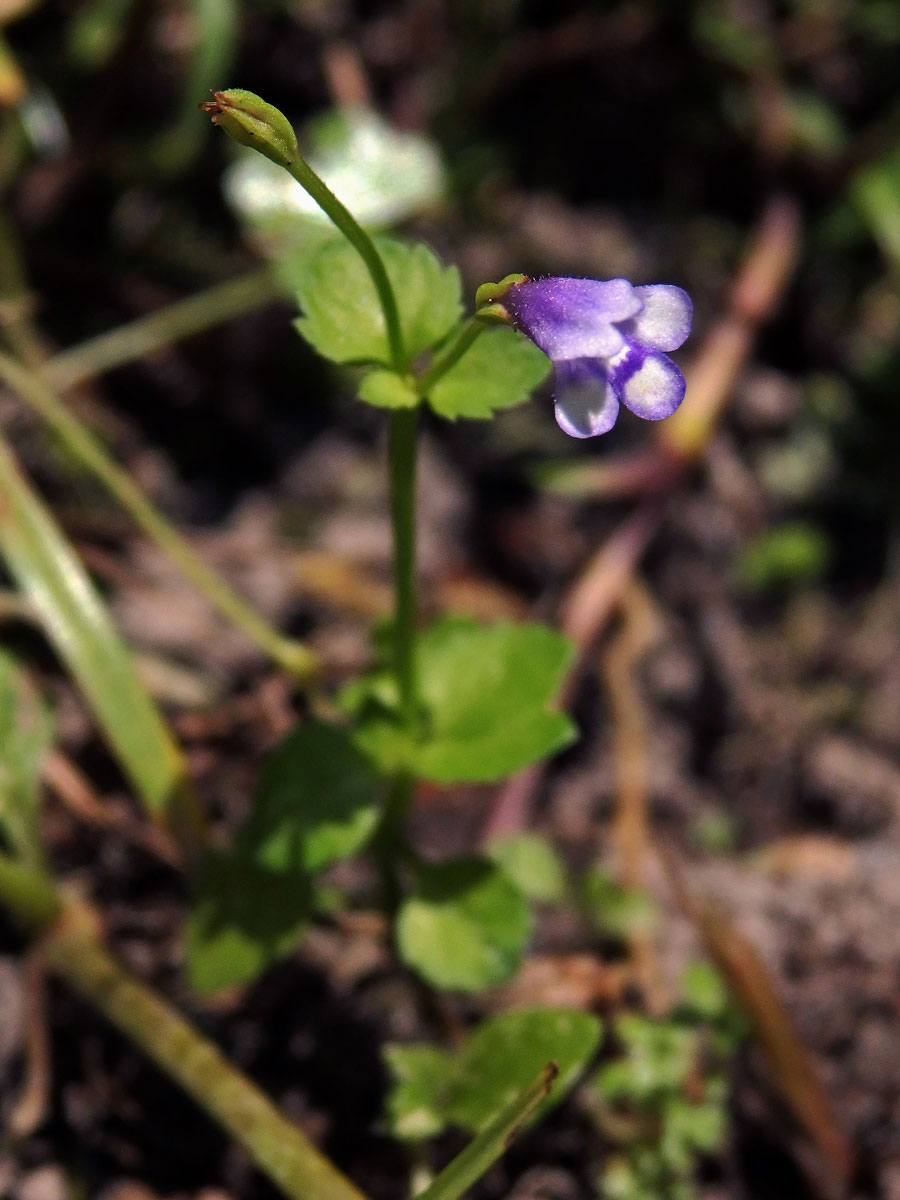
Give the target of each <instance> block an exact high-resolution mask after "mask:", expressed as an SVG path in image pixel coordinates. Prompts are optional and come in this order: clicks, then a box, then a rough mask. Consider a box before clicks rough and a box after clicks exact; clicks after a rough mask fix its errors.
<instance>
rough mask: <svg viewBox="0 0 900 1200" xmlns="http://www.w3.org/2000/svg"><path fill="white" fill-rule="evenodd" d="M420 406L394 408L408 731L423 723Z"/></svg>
mask: <svg viewBox="0 0 900 1200" xmlns="http://www.w3.org/2000/svg"><path fill="white" fill-rule="evenodd" d="M418 426H419V410H418V409H417V408H398V409H394V410H393V411H392V412H391V424H390V444H389V459H390V480H391V523H392V527H393V534H394V676H395V679H396V681H397V694H398V699H399V704H400V715H401V717H402V719H403V723H404V725H405V726H406V728H407V730H408V731H410V732H414V731H415V728H416V723H417V721H418V681H417V678H416V434H417V432H418Z"/></svg>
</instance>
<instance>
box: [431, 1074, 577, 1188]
mask: <svg viewBox="0 0 900 1200" xmlns="http://www.w3.org/2000/svg"><path fill="white" fill-rule="evenodd" d="M556 1075H557V1067H556V1064H555V1063H547V1065H546V1067H544V1069H543V1070H542V1071H541V1073H540V1074H539V1075H537V1076H536V1077H535V1078H534V1079H533V1080H532V1082H531V1083H530V1084H529V1085H528V1087H527V1088H525V1090H524V1091H523V1092H521V1093H520V1094H519V1095H518V1096H517V1097H516V1098H515V1100H513V1101H512V1102H511V1103H510V1104H508V1105H507V1107H506V1108H504V1109H502V1110H501V1111H500V1112H499V1113H498V1114H497V1116H496V1117H494V1119H493V1120H492V1121H489V1122H488V1123H487V1125H485V1127H484V1129H482V1131H481V1133H479V1134H478V1135H477V1136H476V1137H475V1138H473V1139H472V1141H471V1142H470V1143H469V1144H468V1146H466V1148H465V1150H463V1152H462V1154H457V1156H456V1158H454V1160H453V1162H451V1163H449V1164H448V1165H447V1166H446V1167H445V1168H444V1169H443V1171H441V1173H440V1175H438V1176H437V1178H436V1179H435V1180H434V1182H433V1183H432V1184H431V1185H430V1186H429V1187H427V1188H426V1189H425V1191H424V1192H420V1193H419V1195H418V1196H417V1197H416V1200H458V1198H459V1197H460V1196H461V1195H462V1194H463V1193H464V1192H465V1191H466V1189H467V1188H470V1187H471V1186H472V1184H473V1183H475V1182H476V1181H477V1180H479V1179H480V1178H481V1176H482V1175H484V1173H485V1172H486V1171H488V1170H489V1169H490V1167H492V1166H493V1164H494V1163H495V1162H496V1161H497V1159H498V1158H499V1157H500V1155H501V1154H503V1152H504V1151H505V1150H506V1149H508V1147H509V1144H510V1142H511V1141H512V1140H513V1138H514V1137H515V1136H516V1134H517V1133H518V1132H519V1130H520V1129H521V1127H522V1125H523V1123H524V1122H525V1121H526V1120H527V1119H528V1117H529V1116H530V1115H531V1114H532V1113H533V1112H534V1110H535V1109H536V1108H537V1106H538V1105H539V1104H540V1103H541V1101H542V1100H544V1099H546V1097H547V1095H548V1093H549V1091H550V1088H551V1087H552V1086H553V1081H554V1079H555V1078H556Z"/></svg>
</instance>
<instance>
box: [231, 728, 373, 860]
mask: <svg viewBox="0 0 900 1200" xmlns="http://www.w3.org/2000/svg"><path fill="white" fill-rule="evenodd" d="M379 790H380V784H379V781H378V779H377V777H376V776H375V773H374V772H373V770H372V767H371V765H370V763H369V760H368V759H367V758H366V757H365V755H363V754H362V753H361V752H360V750H359V749H358V748H357V747H356V746H355V745H354V744H353V742H352V741H351V739H350V736H349V735H348V734H347V733H346V731H345V730H343V729H340V728H338V727H337V726H334V725H326V724H324V723H323V722H320V721H307V722H305V723H304V724H303V725H300V726H298V727H297V728H296V729H294V730H292V731H291V732H290V733H289V734H288V735H287V737H286V738H284V740H283V741H282V742H281V743H280V745H278V746H277V747H276V748H275V749H274V750H272V751H271V752H270V754H269V755H268V758H267V759H266V762H265V765H264V767H263V771H262V776H261V778H260V783H259V788H258V789H257V793H256V796H255V798H254V801H253V808H252V810H251V813H250V817H249V818H248V820H247V822H246V824H245V825H244V826H243V828H242V829H241V831H240V833H239V834H238V836H237V838H236V839H235V849H236V851H237V852H238V853H239V854H241V855H243V857H245V858H247V859H248V860H252V861H254V862H256V863H258V864H259V865H261V866H266V867H269V868H271V869H272V870H275V871H301V872H308V873H312V872H314V871H319V870H321V869H322V868H323V867H327V866H328V865H329V864H331V863H333V862H337V861H338V860H339V859H342V858H349V857H350V855H352V854H355V853H356V851H357V850H359V849H360V847H361V846H363V845H364V844H365V842H366V841H367V840H368V838H369V837H370V835H371V834H372V832H373V830H374V829H375V826H376V824H377V822H378V803H377V801H378V793H379Z"/></svg>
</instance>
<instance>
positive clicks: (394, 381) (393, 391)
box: [356, 371, 419, 408]
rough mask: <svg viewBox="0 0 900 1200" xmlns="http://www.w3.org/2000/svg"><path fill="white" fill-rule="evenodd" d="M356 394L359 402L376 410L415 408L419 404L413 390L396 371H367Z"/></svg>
mask: <svg viewBox="0 0 900 1200" xmlns="http://www.w3.org/2000/svg"><path fill="white" fill-rule="evenodd" d="M356 392H357V395H358V396H359V398H360V400H364V401H365V402H366V404H374V405H375V406H376V408H415V407H416V405H417V404H418V403H419V397H418V394H417V393H416V390H415V388H413V387H411V386H410V383H409V381H408V380H406V379H404V378H403V376H402V375H398V374H397V372H396V371H369V373H368V375H364V376H363V377H362V379H361V380H360V382H359V387H358V388H357V389H356Z"/></svg>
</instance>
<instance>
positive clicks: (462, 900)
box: [396, 856, 531, 991]
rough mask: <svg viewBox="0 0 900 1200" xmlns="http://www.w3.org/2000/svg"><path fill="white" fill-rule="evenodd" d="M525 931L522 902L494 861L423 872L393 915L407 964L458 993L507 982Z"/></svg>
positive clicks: (466, 860)
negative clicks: (504, 980)
mask: <svg viewBox="0 0 900 1200" xmlns="http://www.w3.org/2000/svg"><path fill="white" fill-rule="evenodd" d="M530 933H531V913H530V911H529V908H528V904H527V902H526V900H525V897H524V896H523V895H522V893H521V892H520V891H519V889H518V888H517V887H516V886H515V885H514V884H513V883H511V882H510V881H509V879H507V877H506V876H505V875H504V874H503V872H502V871H501V870H500V869H499V868H498V867H496V866H495V865H494V864H493V863H492V862H490V861H489V860H487V859H483V858H477V857H474V856H473V857H462V858H451V859H448V860H447V861H445V862H442V863H437V864H435V865H433V866H424V867H421V868H420V870H419V875H418V879H417V882H416V890H415V892H414V893H413V894H412V895H411V896H409V897H408V898H407V899H406V900H404V901H403V903H402V904H401V905H400V910H399V912H398V914H397V927H396V937H397V948H398V950H399V952H400V957H401V958H402V959H403V960H404V962H406V963H408V964H409V965H410V966H411V967H413V968H415V970H417V971H418V972H419V973H420V974H421V975H423V976H424V977H425V978H426V979H427V980H428V981H429V983H432V984H434V985H435V986H436V987H445V988H458V989H460V990H461V991H477V990H478V989H479V988H483V987H487V986H488V985H489V984H492V983H499V982H500V981H501V980H503V979H508V978H509V976H510V975H512V974H513V972H514V971H515V970H516V968H517V967H518V965H519V962H520V960H521V956H522V951H523V950H524V947H525V943H526V942H527V940H528V937H529V935H530Z"/></svg>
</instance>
